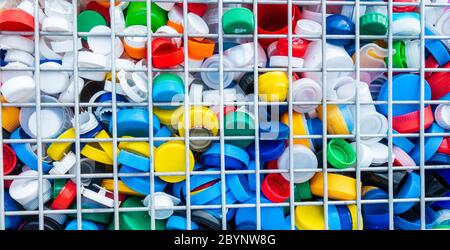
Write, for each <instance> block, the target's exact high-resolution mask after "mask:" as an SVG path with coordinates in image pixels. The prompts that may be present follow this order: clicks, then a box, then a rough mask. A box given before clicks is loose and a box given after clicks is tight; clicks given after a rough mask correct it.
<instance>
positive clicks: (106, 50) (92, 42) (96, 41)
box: [87, 25, 120, 55]
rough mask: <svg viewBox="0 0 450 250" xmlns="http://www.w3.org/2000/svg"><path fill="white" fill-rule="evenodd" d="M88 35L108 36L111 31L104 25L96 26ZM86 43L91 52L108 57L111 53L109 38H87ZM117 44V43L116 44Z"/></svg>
mask: <svg viewBox="0 0 450 250" xmlns="http://www.w3.org/2000/svg"><path fill="white" fill-rule="evenodd" d="M89 33H93V34H102V33H106V34H110V33H111V29H110V28H109V27H108V26H105V25H98V26H95V27H94V28H92V29H91V30H90V31H89ZM119 40H120V39H119ZM87 43H88V46H89V49H90V50H92V51H93V52H96V53H99V54H102V55H108V54H110V53H111V36H108V35H106V36H88V38H87ZM116 43H117V42H116Z"/></svg>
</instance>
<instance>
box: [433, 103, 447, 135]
mask: <svg viewBox="0 0 450 250" xmlns="http://www.w3.org/2000/svg"><path fill="white" fill-rule="evenodd" d="M434 119H436V122H437V124H438V125H439V126H441V127H442V128H444V129H447V130H450V104H439V105H438V106H437V108H436V110H435V111H434Z"/></svg>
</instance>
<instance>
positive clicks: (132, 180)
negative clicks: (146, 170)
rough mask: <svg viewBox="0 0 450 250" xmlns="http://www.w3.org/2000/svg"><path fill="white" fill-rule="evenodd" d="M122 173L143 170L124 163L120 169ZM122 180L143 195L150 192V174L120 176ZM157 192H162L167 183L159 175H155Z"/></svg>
mask: <svg viewBox="0 0 450 250" xmlns="http://www.w3.org/2000/svg"><path fill="white" fill-rule="evenodd" d="M119 173H120V174H126V173H143V172H141V171H138V170H136V169H134V168H132V167H128V166H126V165H122V166H121V167H120V170H119ZM120 180H121V181H123V183H125V185H127V187H129V188H131V189H132V190H134V191H136V192H138V193H140V194H143V195H149V194H150V177H148V176H132V177H123V176H121V177H120ZM154 185H155V192H162V191H163V190H164V188H165V187H166V185H167V182H165V181H162V180H161V179H160V178H159V177H155V183H154Z"/></svg>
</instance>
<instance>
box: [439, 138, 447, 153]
mask: <svg viewBox="0 0 450 250" xmlns="http://www.w3.org/2000/svg"><path fill="white" fill-rule="evenodd" d="M437 153H443V154H447V155H450V137H445V138H444V140H442V143H441V145H440V146H439V148H438V150H437Z"/></svg>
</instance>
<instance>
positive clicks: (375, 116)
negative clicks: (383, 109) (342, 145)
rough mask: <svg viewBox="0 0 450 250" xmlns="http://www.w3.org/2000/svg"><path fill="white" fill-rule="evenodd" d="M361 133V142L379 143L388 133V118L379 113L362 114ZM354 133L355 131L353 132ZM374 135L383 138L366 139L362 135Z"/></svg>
mask: <svg viewBox="0 0 450 250" xmlns="http://www.w3.org/2000/svg"><path fill="white" fill-rule="evenodd" d="M360 122H361V125H360V133H361V140H363V141H364V143H366V144H370V143H375V142H379V141H381V140H382V139H383V136H384V135H386V132H387V130H388V121H387V118H386V117H385V116H384V115H382V114H380V113H378V112H369V113H367V112H362V113H361V112H360ZM353 133H354V131H353ZM364 134H365V135H368V134H371V135H374V134H380V135H383V136H380V137H364V136H362V135H364Z"/></svg>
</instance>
